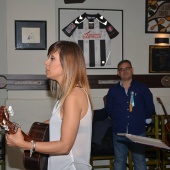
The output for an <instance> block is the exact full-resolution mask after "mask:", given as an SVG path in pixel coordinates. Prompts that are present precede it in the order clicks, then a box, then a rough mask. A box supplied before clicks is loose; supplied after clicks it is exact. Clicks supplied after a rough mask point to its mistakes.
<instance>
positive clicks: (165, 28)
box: [145, 0, 170, 34]
mask: <svg viewBox="0 0 170 170" xmlns="http://www.w3.org/2000/svg"><path fill="white" fill-rule="evenodd" d="M145 1H146V12H145V32H146V33H161V34H169V33H170V1H169V0H152V1H151V0H145Z"/></svg>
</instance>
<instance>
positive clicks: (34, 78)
mask: <svg viewBox="0 0 170 170" xmlns="http://www.w3.org/2000/svg"><path fill="white" fill-rule="evenodd" d="M4 78H6V85H4ZM88 79H89V84H90V87H91V89H108V88H110V87H112V86H113V85H114V84H116V83H117V82H118V81H119V77H118V76H117V75H88ZM133 79H134V80H137V81H139V82H142V83H144V84H146V85H147V86H148V87H149V88H169V87H170V75H167V74H166V75H150V74H145V75H134V76H133ZM1 80H3V82H1ZM1 84H2V85H3V86H2V87H0V88H1V89H2V88H6V89H7V90H49V80H48V79H47V78H46V76H45V75H17V74H16V75H15V74H9V75H1V76H0V85H1Z"/></svg>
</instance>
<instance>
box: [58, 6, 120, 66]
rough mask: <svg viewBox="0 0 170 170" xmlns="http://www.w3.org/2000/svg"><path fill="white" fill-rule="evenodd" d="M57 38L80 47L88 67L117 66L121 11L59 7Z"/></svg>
mask: <svg viewBox="0 0 170 170" xmlns="http://www.w3.org/2000/svg"><path fill="white" fill-rule="evenodd" d="M58 17H59V19H58V22H59V23H58V25H59V31H58V32H59V35H58V37H59V40H67V41H74V42H76V43H77V44H79V46H80V47H81V48H82V50H83V53H84V56H85V62H86V68H87V69H116V68H117V64H118V62H119V61H121V60H122V59H123V11H122V10H109V9H106V10H105V9H102V10H100V9H75V8H71V9H70V8H69V9H68V8H59V9H58Z"/></svg>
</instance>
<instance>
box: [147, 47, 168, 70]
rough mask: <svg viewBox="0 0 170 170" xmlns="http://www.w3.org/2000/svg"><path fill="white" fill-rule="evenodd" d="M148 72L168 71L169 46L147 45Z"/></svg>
mask: <svg viewBox="0 0 170 170" xmlns="http://www.w3.org/2000/svg"><path fill="white" fill-rule="evenodd" d="M149 73H170V46H154V45H150V46H149Z"/></svg>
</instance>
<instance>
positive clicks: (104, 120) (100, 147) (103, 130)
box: [91, 96, 113, 155]
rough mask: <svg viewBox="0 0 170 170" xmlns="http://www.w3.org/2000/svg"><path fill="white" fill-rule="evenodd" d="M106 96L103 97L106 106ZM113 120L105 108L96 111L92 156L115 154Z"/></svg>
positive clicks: (93, 125)
mask: <svg viewBox="0 0 170 170" xmlns="http://www.w3.org/2000/svg"><path fill="white" fill-rule="evenodd" d="M105 99H106V96H104V97H103V101H104V105H105V101H106V100H105ZM112 140H113V137H112V123H111V118H110V117H108V115H107V114H106V110H105V107H104V108H102V109H99V110H94V116H93V124H92V148H91V154H92V155H101V154H111V153H110V152H113V148H112V147H113V146H112V145H113V143H112Z"/></svg>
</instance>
